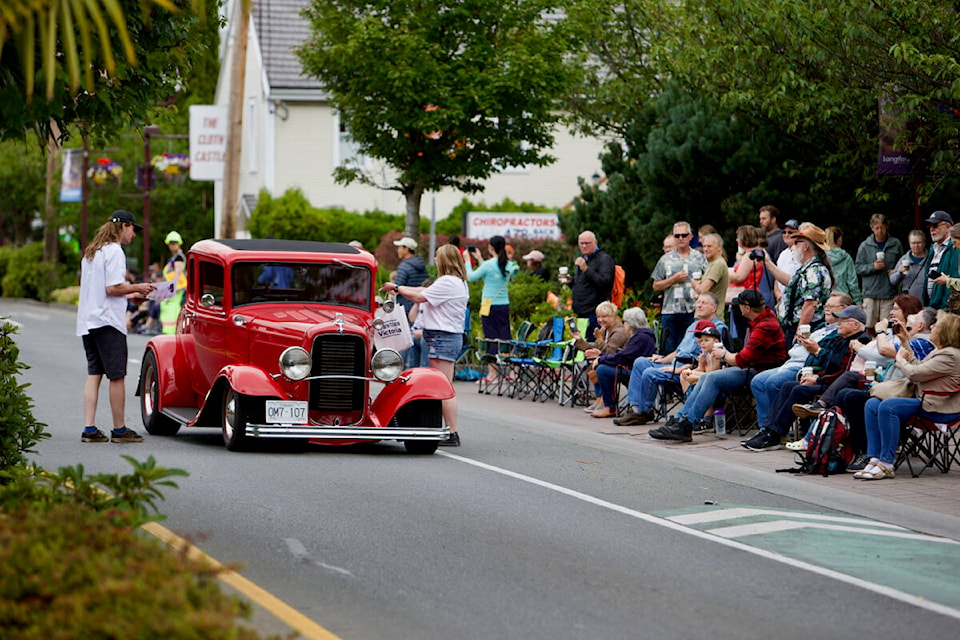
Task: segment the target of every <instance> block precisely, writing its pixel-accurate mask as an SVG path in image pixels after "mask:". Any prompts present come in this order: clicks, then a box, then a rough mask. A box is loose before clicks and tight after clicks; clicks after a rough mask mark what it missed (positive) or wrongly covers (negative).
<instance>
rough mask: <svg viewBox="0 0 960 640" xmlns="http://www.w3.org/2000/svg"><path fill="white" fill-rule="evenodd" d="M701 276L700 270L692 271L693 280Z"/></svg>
mask: <svg viewBox="0 0 960 640" xmlns="http://www.w3.org/2000/svg"><path fill="white" fill-rule="evenodd" d="M702 277H703V273H701V272H700V271H694V272H693V279H694V280H699V279H700V278H702Z"/></svg>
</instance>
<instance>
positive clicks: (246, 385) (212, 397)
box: [190, 364, 287, 427]
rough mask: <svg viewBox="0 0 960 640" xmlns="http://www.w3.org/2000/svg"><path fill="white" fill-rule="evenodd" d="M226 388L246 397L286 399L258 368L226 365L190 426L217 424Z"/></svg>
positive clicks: (284, 394)
mask: <svg viewBox="0 0 960 640" xmlns="http://www.w3.org/2000/svg"><path fill="white" fill-rule="evenodd" d="M227 387H230V388H232V389H233V390H234V391H236V392H237V393H239V394H242V395H246V396H264V397H267V398H286V397H287V393H286V392H285V391H284V390H283V389H282V388H280V385H279V384H277V381H276V380H275V379H274V378H272V377H271V376H270V375H269V374H268V373H267V372H266V371H264V370H263V369H261V368H260V367H254V366H252V365H248V364H231V365H227V366H226V367H224V368H223V369H221V370H220V372H219V373H218V374H217V379H216V380H214V381H213V384H212V385H210V390H209V391H208V392H207V397H206V398H204V399H203V406H202V407H201V408H200V412H199V413H198V414H197V417H196V418H194V419H193V421H191V422H190V426H196V427H203V426H210V427H213V426H217V424H219V420H220V402H221V400H222V398H223V394H224V393H225V392H226V390H227Z"/></svg>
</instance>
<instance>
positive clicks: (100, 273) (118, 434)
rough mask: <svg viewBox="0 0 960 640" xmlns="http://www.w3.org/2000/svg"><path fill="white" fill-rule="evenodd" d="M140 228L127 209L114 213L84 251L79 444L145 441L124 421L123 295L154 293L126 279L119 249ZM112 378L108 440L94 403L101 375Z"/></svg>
mask: <svg viewBox="0 0 960 640" xmlns="http://www.w3.org/2000/svg"><path fill="white" fill-rule="evenodd" d="M141 229H143V227H142V226H140V225H139V224H137V221H136V218H134V217H133V214H132V213H130V212H129V211H123V210H118V211H114V212H113V214H112V215H111V216H110V220H108V221H107V222H106V223H105V224H104V225H103V226H102V227H100V228H99V229H97V233H96V235H95V236H94V238H93V240H92V241H91V242H90V244H89V245H88V246H87V248H86V249H85V250H84V252H83V259H82V260H81V261H80V263H81V266H80V301H79V303H78V306H77V335H78V336H80V337H81V338H82V339H83V350H84V352H85V353H86V356H87V382H86V384H85V385H84V387H83V419H84V425H85V426H84V429H83V434H82V436H81V438H80V441H81V442H106V441H107V440H108V439H109V440H110V442H143V436H140V435H138V434H137V432H135V431H133V430H132V429H128V428H127V427H126V425H125V423H124V417H123V416H124V409H125V401H126V389H125V387H124V379H125V378H126V376H127V319H126V312H127V297H128V296H130V297H142V296H145V295H147V294H148V293H150V292H151V291H153V290H154V288H155V287H154V286H153V285H152V284H149V283H139V284H130V283H127V281H126V275H127V259H126V256H125V255H124V253H123V248H122V246H121V245H125V244H130V241H131V240H133V238H134V236H135V235H136V232H137V231H140V230H141ZM104 375H105V376H107V379H108V380H110V412H111V414H112V417H113V431H111V433H110V436H109V438H108V436H107V435H106V434H104V433H103V432H102V431H100V430H99V429H98V428H97V427H96V417H97V399H98V396H99V395H100V381H101V380H102V379H103V376H104Z"/></svg>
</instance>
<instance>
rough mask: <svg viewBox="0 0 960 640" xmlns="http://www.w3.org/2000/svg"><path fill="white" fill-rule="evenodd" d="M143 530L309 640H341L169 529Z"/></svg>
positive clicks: (156, 526)
mask: <svg viewBox="0 0 960 640" xmlns="http://www.w3.org/2000/svg"><path fill="white" fill-rule="evenodd" d="M141 529H143V530H144V531H146V532H147V533H149V534H151V535H152V536H154V537H156V538H157V539H159V540H160V541H161V542H163V543H164V544H166V545H167V546H169V547H170V548H172V549H174V550H176V551H179V552H181V553H184V554H186V556H187V557H188V558H190V559H191V560H195V561H197V562H203V563H205V564H207V565H208V566H210V567H213V568H214V569H216V570H217V571H218V572H219V578H220V580H221V581H222V582H223V583H224V584H226V585H229V586H230V587H233V588H234V589H236V590H237V591H239V592H240V593H241V594H243V595H244V596H245V597H247V598H248V599H249V600H251V601H252V602H254V603H255V604H257V605H259V606H261V607H263V608H264V609H265V610H266V611H268V612H269V613H270V614H271V615H273V616H274V617H275V618H277V619H278V620H280V621H281V622H283V623H284V624H286V625H287V626H289V627H290V628H291V629H293V630H294V631H296V632H297V633H299V634H300V635H301V636H303V637H304V638H306V639H307V640H341V638H340V637H339V636H335V635H334V634H332V633H330V632H329V631H327V630H326V629H324V628H323V627H321V626H320V625H318V624H317V623H316V622H314V621H313V620H311V619H310V618H308V617H307V616H305V615H303V614H302V613H300V612H299V611H297V610H296V609H294V608H293V607H291V606H290V605H288V604H287V603H286V602H283V601H282V600H280V599H279V598H277V597H276V596H274V595H273V594H272V593H270V592H268V591H265V590H264V589H262V588H260V587H259V586H257V585H255V584H254V583H252V582H250V581H249V580H247V579H246V578H244V577H243V576H241V575H240V574H239V573H237V572H236V571H233V570H231V569H228V568H226V567H224V566H223V565H222V564H220V563H219V562H217V561H216V560H214V559H213V558H211V557H210V556H208V555H207V554H205V553H204V552H203V551H201V550H200V549H198V548H197V547H195V546H194V545H192V544H190V543H189V542H187V541H186V540H184V539H183V538H181V537H180V536H178V535H177V534H175V533H174V532H172V531H170V530H169V529H167V528H166V527H163V526H161V525H159V524H157V523H156V522H148V523H147V524H145V525H143V526H142V527H141Z"/></svg>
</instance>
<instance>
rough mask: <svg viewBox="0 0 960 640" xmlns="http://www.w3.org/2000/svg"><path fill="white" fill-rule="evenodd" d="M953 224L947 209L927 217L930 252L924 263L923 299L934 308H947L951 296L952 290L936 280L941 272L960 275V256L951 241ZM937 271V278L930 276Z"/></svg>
mask: <svg viewBox="0 0 960 640" xmlns="http://www.w3.org/2000/svg"><path fill="white" fill-rule="evenodd" d="M952 226H953V218H951V217H950V214H949V213H947V212H946V211H934V212H933V214H931V215H930V217H929V218H927V228H929V229H930V239H931V240H932V242H931V246H930V253H928V254H927V259H926V260H925V261H924V263H923V268H922V270H921V271H922V273H923V289H922V293H923V295H922V296H921V298H922V299H923V304H924V306H930V307H933V308H934V309H946V308H947V301H948V299H949V297H950V291H949V290H948V289H947V287H946V286H945V285H942V284H937V283H935V282H934V280H935V279H936V277H939V276H940V274H946V275H947V276H948V277H950V278H956V277H958V276H960V273H957V262H958V257H960V251H958V250H957V249H956V248H955V247H954V246H953V243H952V242H951V241H950V227H952ZM931 271H934V272H936V274H937V276H936V277H935V278H931V277H930V272H931Z"/></svg>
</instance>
